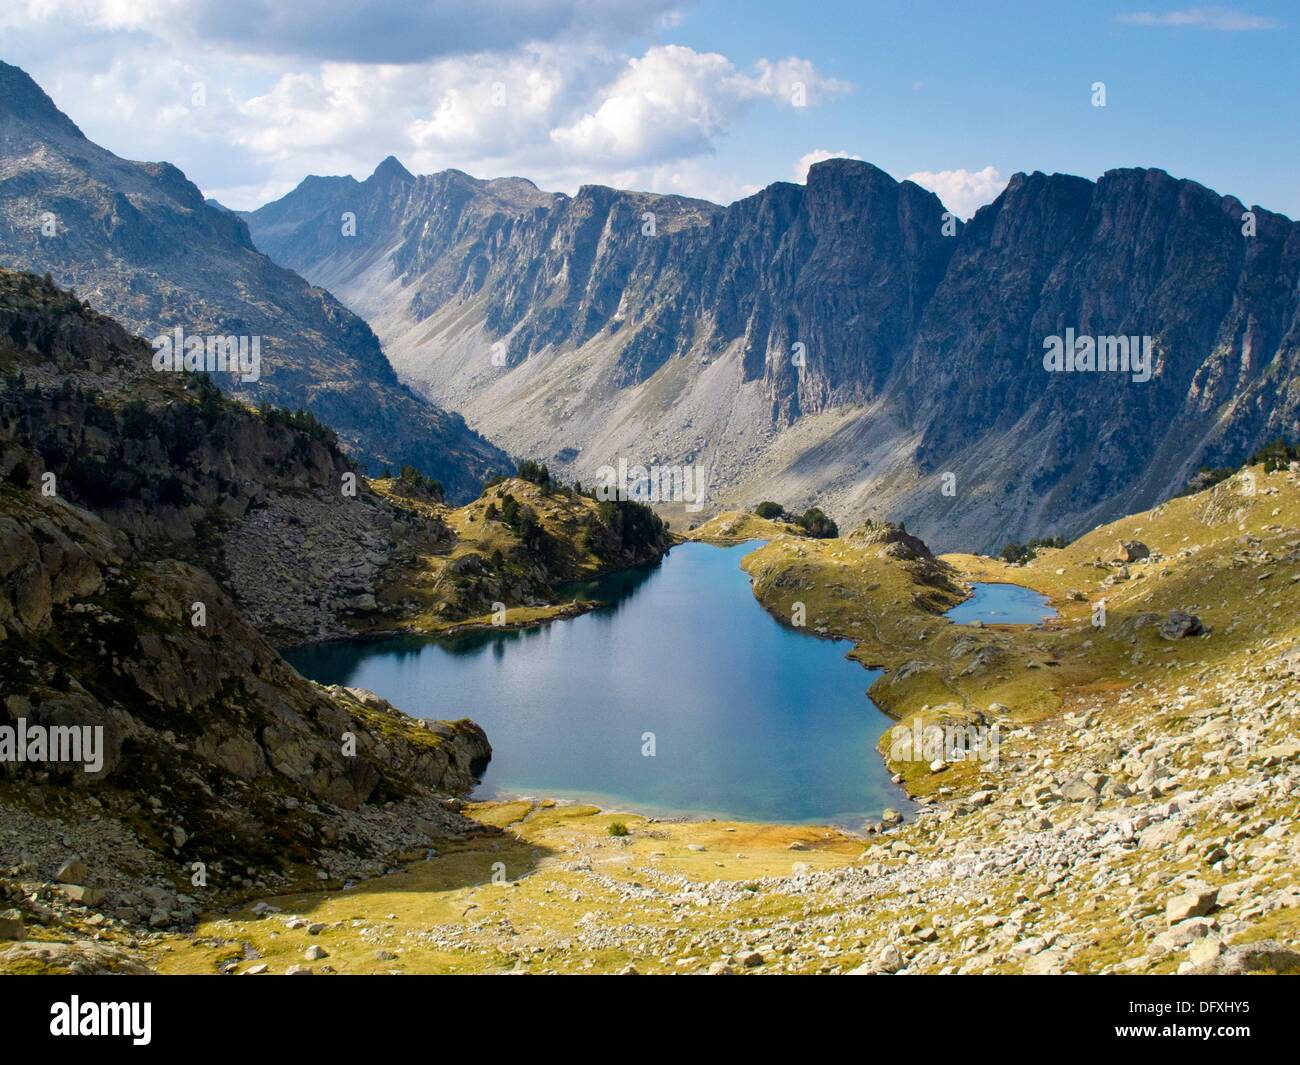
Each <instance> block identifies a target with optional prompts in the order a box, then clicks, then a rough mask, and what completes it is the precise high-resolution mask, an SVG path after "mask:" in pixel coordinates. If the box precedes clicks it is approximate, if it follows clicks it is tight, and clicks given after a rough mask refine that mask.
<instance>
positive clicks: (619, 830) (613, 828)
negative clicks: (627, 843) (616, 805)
mask: <svg viewBox="0 0 1300 1065" xmlns="http://www.w3.org/2000/svg"><path fill="white" fill-rule="evenodd" d="M607 831H608V832H609V834H610V835H611V836H626V835H627V834H628V831H627V825H625V824H623V822H622V821H611V822H610V823H609V828H608V829H607Z"/></svg>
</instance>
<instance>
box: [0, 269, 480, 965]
mask: <svg viewBox="0 0 1300 1065" xmlns="http://www.w3.org/2000/svg"><path fill="white" fill-rule="evenodd" d="M149 356H150V351H149V348H148V346H147V345H145V344H144V343H143V342H142V341H140V340H138V339H135V338H132V337H130V336H129V335H128V334H127V333H125V332H124V331H123V330H122V329H121V327H120V326H118V325H117V324H116V323H114V322H112V321H111V320H109V319H106V318H104V317H102V316H100V315H98V314H96V313H95V312H94V311H92V310H90V309H89V308H88V307H87V306H86V305H84V304H83V303H81V302H80V301H79V300H77V299H76V298H74V297H72V296H70V295H68V294H67V293H64V292H61V291H59V290H58V289H57V288H55V287H54V286H52V285H50V284H49V283H48V282H47V281H44V280H42V279H40V278H36V277H33V276H31V275H23V274H13V273H9V272H7V271H0V384H2V385H3V387H2V389H0V548H2V549H0V678H2V679H0V726H3V727H4V728H5V729H6V730H8V729H11V728H13V729H17V728H19V727H24V728H26V727H33V728H34V727H37V726H39V727H41V728H50V727H78V728H88V729H97V730H102V732H100V733H99V734H100V735H101V736H102V744H101V745H100V747H99V750H100V753H101V755H102V759H101V764H99V765H98V767H97V768H95V769H93V771H89V772H88V771H86V770H85V769H84V768H83V767H82V765H80V764H76V763H72V762H63V763H51V762H46V761H34V762H25V761H21V760H16V759H15V757H14V755H13V752H12V751H10V752H8V753H7V754H6V757H5V758H4V759H3V760H0V806H3V809H4V818H3V828H0V874H2V875H0V891H2V892H3V894H4V897H5V899H6V900H7V901H8V903H9V904H11V905H12V904H17V905H18V906H19V907H20V909H21V911H22V916H21V921H22V922H23V923H24V924H25V925H26V926H27V927H28V929H36V930H37V931H38V934H37V933H34V938H36V939H48V938H53V939H58V938H59V936H60V935H61V934H62V933H60V932H59V930H60V929H64V930H65V931H66V930H68V929H72V928H76V929H80V930H82V931H85V930H86V929H87V928H92V929H101V930H103V931H105V932H108V933H111V934H110V936H109V938H110V939H114V940H116V939H117V938H121V937H128V938H129V937H130V936H132V935H134V934H135V932H134V931H133V930H135V929H138V928H140V927H141V926H143V927H146V928H148V927H153V928H160V927H170V926H172V925H176V924H184V923H186V922H187V921H190V920H192V919H193V917H194V916H195V914H196V912H197V911H198V909H200V908H201V907H202V906H205V905H209V904H211V903H213V902H216V901H217V900H219V899H222V898H231V897H238V896H239V895H241V894H242V893H245V892H247V891H249V890H253V889H254V888H255V887H256V886H257V885H263V886H265V887H270V886H272V885H277V884H279V885H286V884H290V883H293V882H295V881H298V880H301V879H303V878H304V877H310V878H313V879H315V878H319V879H321V880H330V879H333V880H337V881H339V882H342V881H343V880H344V879H347V878H349V877H354V876H359V875H368V874H373V873H375V872H377V871H380V870H382V869H383V868H384V867H385V861H386V858H387V856H388V855H390V854H392V853H395V852H397V851H402V850H407V849H409V848H410V847H411V846H414V845H420V844H424V843H427V842H428V841H430V840H432V839H435V838H440V837H445V836H446V835H448V834H460V833H463V832H464V831H466V830H467V828H469V827H470V826H467V825H466V824H465V823H464V822H463V821H462V820H461V819H460V818H459V817H458V816H457V815H455V813H454V812H453V811H450V810H448V809H446V808H445V806H444V804H443V802H442V798H443V797H445V796H447V795H451V794H455V793H458V792H462V791H465V790H466V789H467V788H468V787H469V785H470V783H471V780H472V775H473V773H474V771H475V767H476V766H477V765H479V763H481V762H482V761H483V760H485V759H486V758H487V757H488V755H489V753H490V748H489V747H488V744H487V741H486V738H485V737H484V736H483V733H482V731H481V730H480V729H478V728H477V726H475V725H474V724H473V723H472V722H468V721H460V722H454V723H447V722H435V721H424V720H417V719H414V718H411V717H408V716H406V715H405V714H403V713H401V712H400V711H398V710H396V709H394V708H393V707H391V706H390V705H388V704H387V703H385V702H383V701H382V700H380V699H377V698H376V697H374V696H372V695H371V694H370V693H366V692H361V691H345V690H342V689H330V690H326V689H322V688H320V687H318V686H316V685H314V684H311V683H309V682H307V681H304V680H303V679H302V678H301V677H300V676H299V675H298V674H297V673H296V672H295V671H294V670H293V669H291V668H290V667H289V666H288V665H287V664H286V663H285V662H284V661H283V660H282V659H281V658H280V657H279V655H278V654H277V653H276V652H275V650H274V649H273V648H272V647H271V645H270V644H269V643H268V642H267V641H266V639H265V637H264V636H263V635H262V634H261V633H259V632H258V631H257V630H256V629H254V628H253V627H252V626H250V625H249V624H248V623H247V621H245V619H244V618H243V616H242V615H241V612H240V607H239V604H238V603H237V602H236V600H235V597H234V596H233V595H232V594H231V590H230V588H231V582H230V578H229V576H228V574H227V572H226V570H225V566H224V561H225V556H224V554H223V551H222V541H223V538H224V536H225V534H226V533H227V532H228V531H229V529H230V528H232V527H237V525H238V523H239V521H240V520H241V519H242V518H244V517H245V516H246V515H247V514H249V513H257V512H258V509H259V508H261V507H265V506H268V505H274V503H275V501H276V500H277V499H279V498H284V497H289V496H293V497H297V498H307V497H313V496H314V497H316V498H318V499H329V498H333V499H335V500H336V502H335V506H336V507H338V508H339V509H342V508H344V507H345V506H355V507H357V508H359V509H362V510H364V509H365V508H366V507H367V506H368V505H369V507H370V508H371V509H375V508H379V507H381V506H382V504H381V503H379V502H377V501H372V502H371V503H370V504H367V503H365V502H359V501H356V500H354V499H352V498H351V497H346V496H342V495H341V494H340V492H339V487H338V485H339V483H340V481H341V479H342V478H343V477H344V476H355V474H354V472H353V470H352V467H351V466H350V464H349V463H348V462H347V460H346V459H345V458H344V457H343V456H342V455H341V453H340V452H339V451H338V449H337V447H336V446H335V445H334V443H333V441H332V436H331V434H329V433H328V431H327V430H324V429H323V428H322V427H321V426H319V425H318V424H317V423H315V422H314V421H313V420H311V419H309V418H297V417H291V416H287V415H283V414H282V413H281V414H277V413H276V412H274V411H265V412H261V413H257V412H253V411H251V410H249V409H247V408H244V407H242V406H240V405H238V404H236V403H234V402H232V401H230V400H228V399H225V398H223V397H222V395H221V394H220V392H218V391H217V390H216V389H215V388H214V387H213V386H212V385H211V384H210V382H208V381H207V379H206V378H205V377H203V376H202V375H174V374H158V373H155V372H153V370H152V369H151V366H150V359H149ZM420 709H422V710H428V709H430V708H429V707H422V708H420ZM20 722H22V723H23V724H22V725H21V726H20ZM87 735H93V733H88V734H87ZM65 866H66V867H65ZM5 920H9V921H12V920H13V918H5ZM0 928H3V929H7V935H8V937H9V938H12V937H13V936H14V935H15V934H18V932H21V929H17V931H16V926H14V925H13V924H9V925H5V924H4V922H3V921H0ZM69 949H70V948H69ZM32 951H35V954H32ZM42 951H45V953H42ZM14 952H16V953H14ZM47 953H48V951H46V950H45V948H43V947H40V948H37V947H33V948H30V950H29V948H27V947H24V946H22V945H21V944H20V946H19V947H16V948H10V951H9V955H8V956H9V957H10V960H11V961H14V963H15V965H17V966H18V967H19V968H22V965H23V964H27V963H28V962H30V963H31V964H33V965H37V966H38V967H39V965H42V964H44V962H42V961H41V960H40V959H41V958H44V957H45V954H47ZM56 953H59V956H60V957H63V958H64V960H65V961H67V962H68V964H70V965H71V964H73V963H76V964H81V963H82V962H83V961H85V959H84V958H81V956H80V954H77V953H76V952H75V951H73V952H72V953H69V951H68V950H62V951H61V952H59V951H56ZM74 955H75V956H74ZM33 959H35V960H33ZM79 959H80V960H79ZM47 960H48V959H47ZM101 960H102V959H101ZM92 962H93V959H92ZM92 962H87V963H86V964H91V965H92V967H94V966H93V964H92ZM50 964H55V963H54V962H53V961H51V962H50ZM105 964H106V965H108V962H105ZM56 967H57V966H56ZM108 967H110V968H111V967H112V966H111V965H108Z"/></svg>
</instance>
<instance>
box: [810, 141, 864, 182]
mask: <svg viewBox="0 0 1300 1065" xmlns="http://www.w3.org/2000/svg"><path fill="white" fill-rule="evenodd" d="M861 158H862V156H860V155H853V154H851V153H849V152H828V151H827V150H826V149H825V148H814V149H813V150H812V151H811V152H808V153H807V154H806V155H801V156H800V157H799V161H798V162H797V163H795V164H794V179H795V181H797V182H799V183H800V184H804V183H805V182H807V180H808V171H809V170H810V169H811V168H812V166H813V164H814V163H824V162H825V161H826V160H827V159H861Z"/></svg>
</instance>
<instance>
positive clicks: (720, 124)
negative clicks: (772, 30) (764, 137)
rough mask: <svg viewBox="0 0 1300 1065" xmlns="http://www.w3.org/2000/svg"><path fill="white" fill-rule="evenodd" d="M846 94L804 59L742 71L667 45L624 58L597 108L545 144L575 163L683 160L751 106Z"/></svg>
mask: <svg viewBox="0 0 1300 1065" xmlns="http://www.w3.org/2000/svg"><path fill="white" fill-rule="evenodd" d="M847 88H848V86H847V85H845V84H844V83H842V82H839V81H836V80H834V79H830V78H824V77H822V76H821V75H820V74H819V73H818V72H817V70H816V69H815V68H814V67H813V65H812V64H811V63H809V62H808V61H807V60H803V59H795V58H789V59H782V60H780V61H778V62H775V63H773V62H770V61H768V60H760V61H759V62H758V63H757V64H756V65H755V68H754V70H753V72H752V73H745V72H743V71H740V70H738V69H737V68H736V67H735V66H734V65H733V64H732V63H731V61H730V60H729V59H728V58H727V57H726V56H724V55H719V54H718V53H716V52H696V51H695V50H694V49H691V48H685V47H682V46H681V45H666V46H661V47H655V48H651V49H650V50H649V51H647V52H646V54H645V55H644V56H642V57H641V58H640V59H633V60H630V61H629V63H628V65H627V68H626V69H625V70H624V71H623V73H622V74H621V75H620V76H619V77H618V79H617V80H616V81H615V82H614V83H613V84H612V85H611V86H609V88H608V89H606V90H605V92H604V93H603V94H602V95H603V99H602V100H601V102H600V106H599V107H597V108H596V109H595V110H594V111H590V112H588V113H587V114H585V115H583V116H582V117H581V118H579V119H578V120H577V121H576V122H573V123H571V124H570V125H567V126H561V127H559V128H556V129H554V130H552V131H551V139H552V141H553V142H554V143H555V144H556V145H557V146H558V147H560V148H561V149H563V150H564V151H565V152H567V153H568V154H570V155H572V156H574V157H580V158H591V159H597V160H603V161H609V162H617V163H623V164H638V163H646V162H650V161H653V160H657V159H665V158H667V159H682V158H689V157H691V156H696V155H703V154H707V153H709V152H711V151H712V150H713V141H714V139H715V138H716V137H718V136H719V135H720V134H722V133H724V132H725V131H726V130H727V129H728V128H729V127H730V126H731V125H732V124H733V123H734V122H735V121H736V120H737V118H739V117H740V116H741V115H742V114H743V113H744V112H745V111H746V110H747V109H748V107H749V106H750V105H751V104H752V103H753V102H754V101H756V100H760V99H768V100H774V101H776V102H778V103H783V104H790V103H791V101H792V100H794V99H796V98H797V94H798V93H800V92H802V93H803V94H804V96H805V97H806V98H807V99H808V101H809V102H811V101H812V99H814V98H822V97H825V96H828V95H833V94H835V93H839V92H844V91H846V90H847ZM792 106H804V105H803V104H797V105H793V104H792Z"/></svg>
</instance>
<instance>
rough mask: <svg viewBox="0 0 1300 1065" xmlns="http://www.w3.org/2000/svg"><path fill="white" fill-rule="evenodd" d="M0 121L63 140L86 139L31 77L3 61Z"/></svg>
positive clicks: (0, 77)
mask: <svg viewBox="0 0 1300 1065" xmlns="http://www.w3.org/2000/svg"><path fill="white" fill-rule="evenodd" d="M0 120H3V121H17V122H21V123H23V124H24V125H27V126H31V127H36V128H40V129H42V130H43V131H44V132H46V133H59V134H62V135H63V136H65V137H77V138H84V136H85V134H83V133H82V132H81V130H80V129H78V128H77V124H76V123H75V122H73V121H72V119H70V118H69V117H68V116H67V115H65V114H64V113H63V112H62V111H60V110H59V109H58V108H57V107H55V106H54V101H53V100H51V99H50V98H49V96H48V95H47V94H46V92H45V90H44V89H42V88H41V87H40V86H39V85H37V84H36V82H35V81H33V80H32V77H31V75H30V74H28V73H27V72H26V71H25V70H23V69H22V68H20V67H16V66H13V65H11V64H9V63H5V62H3V61H0Z"/></svg>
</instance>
